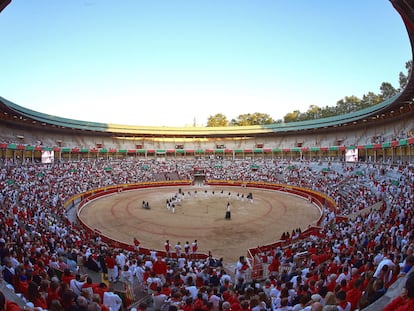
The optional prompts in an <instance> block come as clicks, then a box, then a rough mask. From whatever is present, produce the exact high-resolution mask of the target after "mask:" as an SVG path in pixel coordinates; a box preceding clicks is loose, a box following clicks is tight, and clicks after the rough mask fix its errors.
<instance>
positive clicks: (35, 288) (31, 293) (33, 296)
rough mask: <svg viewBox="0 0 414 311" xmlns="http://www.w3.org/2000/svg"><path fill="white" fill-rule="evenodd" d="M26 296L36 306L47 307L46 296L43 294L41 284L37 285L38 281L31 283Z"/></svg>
mask: <svg viewBox="0 0 414 311" xmlns="http://www.w3.org/2000/svg"><path fill="white" fill-rule="evenodd" d="M26 298H27V300H28V301H30V302H32V303H33V305H34V306H35V307H37V308H42V309H47V301H46V298H45V297H44V296H42V295H41V293H40V291H39V285H37V283H35V282H33V281H32V282H30V283H29V287H28V288H27V295H26Z"/></svg>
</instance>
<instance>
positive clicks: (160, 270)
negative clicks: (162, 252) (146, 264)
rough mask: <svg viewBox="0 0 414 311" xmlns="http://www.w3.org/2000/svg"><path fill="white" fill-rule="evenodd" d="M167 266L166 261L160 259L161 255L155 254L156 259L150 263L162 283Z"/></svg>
mask: <svg viewBox="0 0 414 311" xmlns="http://www.w3.org/2000/svg"><path fill="white" fill-rule="evenodd" d="M167 268H168V267H167V263H166V262H165V261H164V260H162V257H161V256H157V260H156V261H154V262H153V264H152V271H154V272H155V274H156V276H158V277H159V278H160V279H161V281H162V282H163V283H164V282H165V276H166V274H167Z"/></svg>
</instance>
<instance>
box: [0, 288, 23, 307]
mask: <svg viewBox="0 0 414 311" xmlns="http://www.w3.org/2000/svg"><path fill="white" fill-rule="evenodd" d="M6 310H7V311H20V310H21V309H20V307H19V305H18V304H17V303H15V302H13V301H9V300H6V297H5V296H4V294H3V292H1V291H0V311H6Z"/></svg>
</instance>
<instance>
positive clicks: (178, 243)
mask: <svg viewBox="0 0 414 311" xmlns="http://www.w3.org/2000/svg"><path fill="white" fill-rule="evenodd" d="M181 251H182V247H181V242H180V241H178V242H177V244H175V254H176V255H177V258H179V257H180V256H181Z"/></svg>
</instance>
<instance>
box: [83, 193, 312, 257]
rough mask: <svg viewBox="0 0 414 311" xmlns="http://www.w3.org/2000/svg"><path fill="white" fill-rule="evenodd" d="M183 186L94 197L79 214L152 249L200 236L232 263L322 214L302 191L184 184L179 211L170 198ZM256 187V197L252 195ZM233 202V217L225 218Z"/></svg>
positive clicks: (204, 248)
mask: <svg viewBox="0 0 414 311" xmlns="http://www.w3.org/2000/svg"><path fill="white" fill-rule="evenodd" d="M178 191H179V188H178V187H161V188H146V189H139V190H132V191H125V192H122V193H116V194H112V195H108V196H105V197H103V198H100V199H97V200H95V201H92V202H91V203H89V204H88V205H87V206H86V207H85V208H83V209H82V211H81V212H80V215H79V217H80V218H81V219H82V221H84V222H85V223H87V224H88V225H89V226H91V227H92V228H95V229H98V230H100V231H101V232H102V233H103V234H104V235H107V236H109V237H112V238H114V239H117V240H119V241H122V242H125V243H129V244H132V242H133V238H134V237H136V238H137V239H138V240H140V242H141V246H142V247H145V248H149V249H151V248H153V249H158V250H164V242H165V240H167V239H169V240H170V244H171V245H172V247H174V245H175V244H176V243H177V242H178V241H180V242H181V245H182V246H183V247H184V244H185V242H186V241H189V242H190V244H191V242H193V241H194V240H195V239H197V240H198V246H199V251H200V252H204V253H208V252H209V251H211V253H212V254H213V256H214V257H217V258H219V257H223V259H224V262H227V263H230V262H236V261H237V259H238V257H239V256H240V255H246V251H247V249H249V248H251V247H255V246H259V245H265V244H269V243H272V242H274V241H276V240H279V238H280V236H281V235H282V233H283V232H286V231H289V232H291V231H292V229H296V228H301V229H302V230H305V229H306V228H307V227H308V226H309V225H314V224H315V223H316V221H317V220H318V218H319V217H320V212H319V209H318V208H317V207H315V206H314V205H312V204H311V203H309V201H307V200H305V199H302V198H300V197H297V196H293V195H289V194H284V193H281V192H276V191H271V190H265V189H263V190H262V189H252V188H241V187H220V186H217V187H216V186H214V187H213V186H203V187H197V186H190V187H181V191H182V193H183V195H180V196H181V198H182V200H181V202H180V203H179V204H177V206H176V209H175V213H174V214H173V213H172V212H171V211H169V210H168V209H167V208H166V200H167V199H169V198H172V197H173V196H174V195H175V194H176V193H178ZM213 192H214V194H213ZM221 192H223V193H221ZM250 192H251V193H252V194H253V201H252V202H251V201H249V200H248V199H246V196H247V194H248V193H250ZM229 193H230V195H229ZM237 194H238V195H237ZM242 195H244V199H242V198H241V197H242ZM142 201H147V202H149V204H150V209H149V210H146V209H143V208H142ZM228 202H230V208H231V220H226V219H225V214H226V208H227V203H228Z"/></svg>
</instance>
